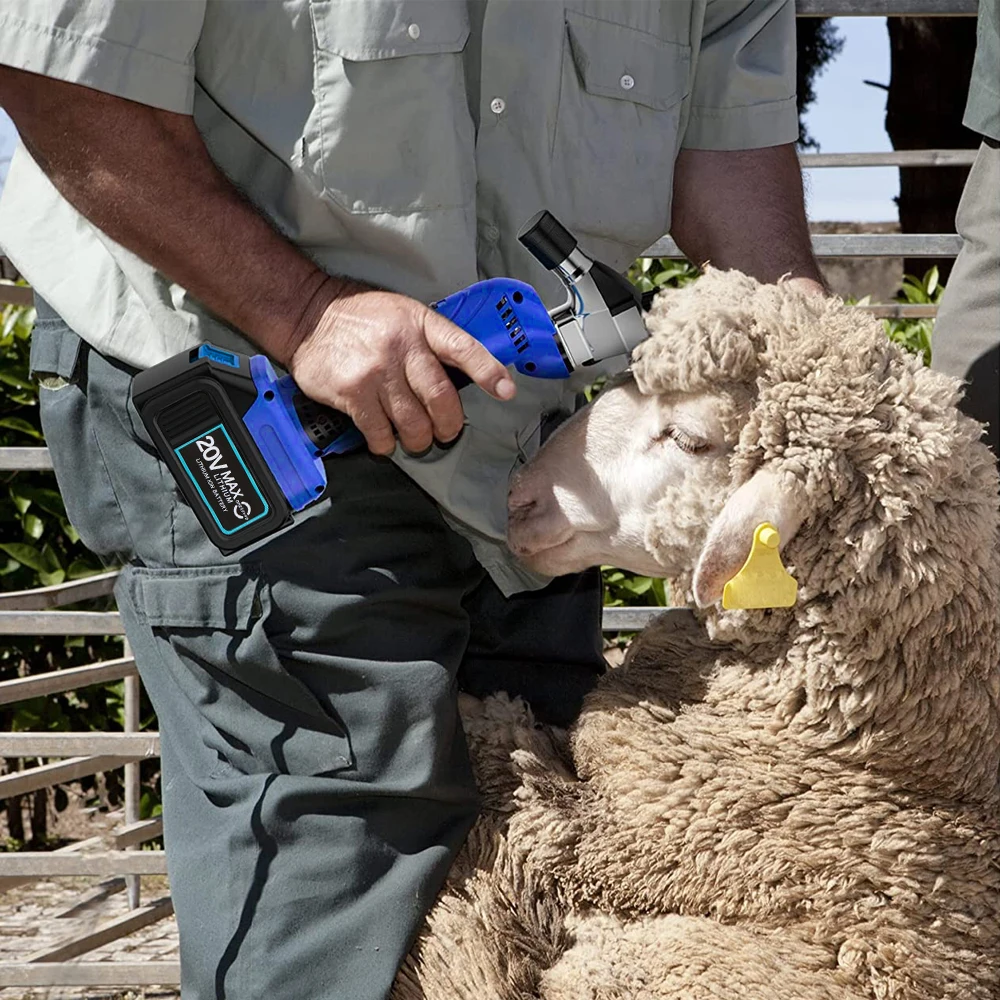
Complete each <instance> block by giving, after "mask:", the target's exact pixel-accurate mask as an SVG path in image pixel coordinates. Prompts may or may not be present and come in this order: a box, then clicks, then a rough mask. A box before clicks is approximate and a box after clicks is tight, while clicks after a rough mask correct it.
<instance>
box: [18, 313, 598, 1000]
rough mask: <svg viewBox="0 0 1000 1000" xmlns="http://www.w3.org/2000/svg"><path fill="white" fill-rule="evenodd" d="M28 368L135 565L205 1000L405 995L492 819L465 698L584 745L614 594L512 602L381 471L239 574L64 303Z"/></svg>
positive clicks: (78, 485) (62, 468) (94, 510)
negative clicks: (476, 772) (404, 986)
mask: <svg viewBox="0 0 1000 1000" xmlns="http://www.w3.org/2000/svg"><path fill="white" fill-rule="evenodd" d="M32 370H33V371H35V372H36V373H38V374H39V375H42V376H48V377H43V378H42V384H43V386H44V387H43V388H42V389H41V408H42V424H43V427H44V430H45V437H46V441H47V443H48V445H49V448H50V449H51V451H52V457H53V461H54V464H55V469H56V475H57V478H58V482H59V487H60V489H61V491H62V494H63V498H64V500H65V502H66V507H67V511H68V513H69V516H70V519H71V521H72V522H73V524H74V525H76V527H77V529H78V530H79V532H80V535H81V537H82V538H83V540H84V542H85V543H86V544H87V545H88V546H90V547H91V548H92V549H94V550H95V551H97V552H101V553H106V554H113V555H117V556H119V557H120V558H123V559H124V560H125V561H126V568H125V570H124V572H123V573H122V575H121V577H120V580H119V582H118V585H117V588H116V595H117V599H118V604H119V607H120V609H121V613H122V616H123V619H124V621H125V628H126V633H127V635H128V638H129V641H130V642H131V644H132V648H133V650H134V653H135V659H136V663H137V665H138V668H139V672H140V674H141V676H142V680H143V683H144V684H145V687H146V689H147V691H148V692H149V695H150V698H151V700H152V702H153V706H154V707H155V709H156V712H157V716H158V720H159V727H160V732H161V734H162V736H161V739H162V789H163V802H164V823H165V843H166V850H167V863H168V868H169V872H170V885H171V892H172V894H173V898H174V902H175V906H176V911H177V919H178V924H179V928H180V941H181V968H182V991H183V995H184V997H185V1000H207V998H220V997H229V998H232V1000H258V998H259V1000H316V998H321V997H322V998H329V1000H368V998H382V997H384V996H385V995H386V993H387V992H388V990H389V988H390V986H391V984H392V980H393V977H394V974H395V972H396V968H397V965H398V963H399V962H400V961H401V959H402V957H403V956H404V955H405V953H406V951H407V949H408V948H409V946H410V944H411V942H412V939H413V936H414V934H415V932H416V930H417V929H418V927H419V923H420V920H421V917H422V916H423V914H424V913H425V911H426V910H427V909H428V908H429V906H430V904H431V903H432V901H433V899H434V896H435V894H436V892H437V891H438V889H439V886H440V884H441V881H442V879H443V877H444V875H445V873H446V871H447V869H448V866H449V864H450V862H451V860H452V858H453V856H454V854H455V852H456V850H457V849H458V848H459V846H460V845H461V843H462V840H463V838H464V837H465V835H466V833H467V832H468V830H469V827H470V825H471V823H472V821H473V819H474V816H475V812H476V791H475V787H474V783H473V781H472V778H471V774H470V769H469V764H468V759H467V754H466V747H465V741H464V736H463V733H462V729H461V724H460V721H459V717H458V713H457V706H456V697H457V696H456V689H457V687H458V684H457V679H458V678H459V677H461V678H463V679H464V681H465V685H466V686H467V687H468V688H470V689H471V690H473V691H474V692H475V693H477V694H485V693H487V692H489V691H492V690H497V689H504V688H509V689H512V690H514V691H515V692H518V693H523V694H525V695H526V696H527V697H528V698H529V699H530V700H533V701H534V704H535V706H536V708H537V710H538V711H539V713H540V714H541V715H542V716H547V717H549V718H552V719H554V720H556V721H563V722H565V721H566V720H567V719H568V718H569V717H570V716H571V715H572V714H573V713H574V712H575V711H576V710H577V708H578V707H579V703H580V701H581V699H582V696H583V694H584V693H585V691H586V690H587V689H588V688H589V687H590V686H592V684H593V683H594V681H595V679H596V676H597V674H598V673H599V672H600V671H601V669H603V659H602V656H601V643H600V631H599V629H600V625H599V614H600V600H601V599H600V588H599V581H595V577H594V576H593V575H590V576H586V577H578V578H563V579H562V580H560V581H556V583H555V584H554V585H553V586H551V587H550V588H548V589H547V590H544V591H540V592H538V593H536V594H529V595H524V596H522V597H516V598H513V599H510V600H507V599H504V598H503V597H502V596H501V595H500V593H499V591H498V590H497V589H496V587H495V586H494V585H493V584H492V583H491V581H490V580H489V579H488V578H487V577H486V575H485V573H484V571H483V570H482V569H481V568H480V567H479V565H478V564H477V563H476V561H475V559H474V558H473V555H472V551H471V548H470V547H469V545H468V544H467V543H466V542H465V540H464V539H462V538H461V537H460V536H458V535H457V534H455V532H453V531H452V530H451V529H450V528H448V527H447V526H446V524H445V522H444V521H443V520H442V518H441V515H440V513H439V511H438V509H437V507H436V506H435V504H434V503H433V502H432V501H431V500H430V499H429V498H428V497H427V496H426V495H425V494H424V493H422V492H421V490H419V489H418V488H417V487H416V486H414V485H413V483H412V482H411V481H410V480H409V479H408V478H407V477H406V476H405V475H404V474H403V473H401V472H400V471H399V470H398V469H397V468H396V467H395V466H393V465H392V464H391V463H389V462H388V461H385V460H380V459H376V458H373V457H371V456H370V455H368V454H367V453H358V454H355V455H351V456H346V457H339V458H335V459H332V460H331V461H330V462H329V464H328V466H327V474H328V477H329V482H330V486H329V491H328V493H327V494H326V495H325V496H324V497H323V499H322V500H321V501H320V502H318V503H317V504H315V505H314V506H312V507H311V508H309V509H308V510H307V511H305V512H303V513H302V514H301V515H300V516H299V517H298V518H297V520H296V523H295V524H294V525H293V526H292V527H291V528H289V529H286V530H284V531H283V532H281V533H279V534H276V535H273V536H271V537H270V538H268V539H265V540H263V541H262V542H260V543H258V544H257V545H256V546H255V547H253V548H251V549H248V550H246V551H244V552H240V553H236V554H234V555H232V556H229V557H224V556H222V555H220V554H219V553H218V552H217V551H216V550H215V549H214V548H213V546H212V545H211V543H209V541H208V539H207V538H206V536H205V534H204V532H203V531H202V530H201V528H200V526H199V525H198V522H197V521H196V519H195V517H194V514H193V513H192V511H191V509H190V508H189V507H188V506H186V504H185V503H184V502H183V500H182V499H181V498H180V496H179V494H178V492H177V490H176V489H175V487H174V484H173V481H172V479H171V477H170V474H169V472H168V471H167V469H166V467H165V466H164V464H163V463H162V462H161V461H160V460H159V459H158V458H157V456H156V454H155V453H154V451H153V448H152V446H151V444H150V441H149V438H148V437H147V435H146V434H145V431H144V430H143V428H142V426H141V424H140V422H139V420H138V417H137V416H136V413H135V411H134V409H133V408H132V407H131V405H130V404H129V402H128V392H129V385H130V381H131V377H132V375H133V374H134V371H133V370H131V369H129V368H128V367H127V366H125V365H123V364H122V363H120V362H118V361H115V360H113V359H110V358H107V357H104V356H102V355H101V354H99V353H98V352H96V351H93V350H92V349H90V348H89V347H87V345H85V344H83V343H82V342H81V341H80V339H79V338H78V337H77V336H76V334H74V333H73V332H72V331H71V330H70V329H69V328H68V327H67V326H66V324H65V323H63V321H62V320H61V319H60V318H59V317H57V316H56V315H55V314H54V313H52V311H51V309H49V308H48V307H47V306H46V305H45V303H40V304H39V319H38V323H37V325H36V328H35V332H34V334H33V339H32Z"/></svg>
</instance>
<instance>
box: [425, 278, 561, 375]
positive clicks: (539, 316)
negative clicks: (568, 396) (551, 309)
mask: <svg viewBox="0 0 1000 1000" xmlns="http://www.w3.org/2000/svg"><path fill="white" fill-rule="evenodd" d="M433 308H434V309H436V310H437V311H438V312H439V313H440V314H441V315H442V316H445V317H447V318H448V319H450V320H451V321H452V323H454V324H455V325H456V326H460V327H461V328H462V329H463V330H465V331H467V332H468V333H471V334H472V336H473V337H475V338H476V340H478V341H479V342H480V343H481V344H482V345H483V347H485V348H486V350H488V351H489V352H490V354H492V355H493V357H495V358H496V359H497V360H498V361H499V362H500V363H501V364H504V365H513V366H514V367H515V368H516V369H517V370H518V371H519V372H520V373H521V374H522V375H531V376H532V377H533V378H566V376H567V375H569V374H570V371H571V369H570V367H569V365H568V364H567V363H566V359H565V358H564V357H563V354H562V351H561V349H560V346H559V338H558V336H557V333H556V327H555V324H554V323H553V322H552V319H551V317H550V316H549V314H548V311H547V310H546V308H545V306H544V305H543V304H542V300H541V299H540V298H539V297H538V293H537V292H536V291H535V290H534V288H532V287H531V285H528V284H525V283H524V282H523V281H516V280H515V279H513V278H490V279H488V280H487V281H479V282H476V284H474V285H470V286H469V287H468V288H463V289H462V291H460V292H455V294H454V295H449V296H448V297H447V298H444V299H441V301H440V302H435V303H434V305H433Z"/></svg>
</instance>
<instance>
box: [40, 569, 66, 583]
mask: <svg viewBox="0 0 1000 1000" xmlns="http://www.w3.org/2000/svg"><path fill="white" fill-rule="evenodd" d="M38 579H39V580H41V581H42V586H43V587H56V586H58V585H59V584H60V583H64V582H65V580H66V570H64V569H57V570H55V571H54V572H52V573H41V572H40V573H39V574H38Z"/></svg>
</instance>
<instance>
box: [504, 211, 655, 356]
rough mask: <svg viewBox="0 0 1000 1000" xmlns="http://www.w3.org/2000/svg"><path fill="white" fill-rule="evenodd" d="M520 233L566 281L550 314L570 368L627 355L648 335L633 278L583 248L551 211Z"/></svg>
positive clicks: (541, 260) (536, 255)
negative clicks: (562, 294)
mask: <svg viewBox="0 0 1000 1000" xmlns="http://www.w3.org/2000/svg"><path fill="white" fill-rule="evenodd" d="M517 238H518V239H519V240H520V242H521V244H522V245H523V246H524V247H525V248H526V249H527V250H528V252H529V253H530V254H531V255H532V256H533V257H534V258H535V260H537V261H538V262H539V263H540V264H541V265H542V266H543V267H544V268H546V269H547V270H549V271H551V272H552V273H553V274H555V275H556V276H557V277H558V278H559V280H560V281H562V283H563V284H564V285H565V286H566V290H567V292H568V298H567V300H566V302H564V303H563V304H562V305H561V306H559V307H558V308H556V309H553V310H550V313H549V314H550V316H551V317H552V322H553V323H554V324H555V327H556V331H557V334H558V336H559V340H560V345H561V347H562V351H563V354H564V356H565V358H566V361H567V363H568V364H569V366H570V367H571V369H572V370H574V371H575V370H577V369H578V368H583V367H586V366H588V365H593V364H596V363H597V362H598V361H604V360H605V359H607V358H615V357H620V356H622V355H625V356H628V355H630V354H631V353H632V351H633V349H634V348H635V347H636V346H638V345H639V344H640V343H642V341H644V340H645V339H646V337H647V336H648V334H647V332H646V326H645V324H644V323H643V320H642V310H641V308H640V305H639V295H638V292H637V291H636V289H635V288H634V287H633V286H632V284H631V282H629V280H628V279H627V278H626V277H625V276H624V275H622V274H619V273H618V272H617V271H613V270H612V269H611V268H610V267H608V266H607V265H606V264H602V263H601V262H600V261H595V260H594V259H593V258H592V257H590V256H589V255H588V254H586V253H585V252H584V251H583V250H581V249H580V247H579V245H578V244H577V241H576V238H575V237H574V236H573V235H572V233H570V232H569V231H568V230H567V229H566V228H565V227H564V226H562V225H561V224H560V223H559V222H558V221H557V220H556V219H555V218H554V217H553V216H552V214H551V213H550V212H546V211H542V212H539V213H538V214H537V215H534V216H532V218H530V219H529V220H528V221H527V222H526V223H525V224H524V226H522V227H521V231H520V232H519V233H518V234H517Z"/></svg>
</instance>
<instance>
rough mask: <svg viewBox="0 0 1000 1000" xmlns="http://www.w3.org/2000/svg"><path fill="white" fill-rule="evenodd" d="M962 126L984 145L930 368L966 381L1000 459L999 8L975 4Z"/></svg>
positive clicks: (961, 221) (968, 408) (971, 406)
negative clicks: (973, 48) (976, 16)
mask: <svg viewBox="0 0 1000 1000" xmlns="http://www.w3.org/2000/svg"><path fill="white" fill-rule="evenodd" d="M962 123H963V124H964V125H965V126H966V127H967V128H970V129H972V130H973V131H974V132H978V133H979V134H980V135H981V136H982V137H983V141H982V144H981V145H980V147H979V152H978V153H977V154H976V162H975V163H974V164H973V165H972V170H971V171H970V172H969V179H968V180H967V181H966V184H965V191H964V192H963V193H962V200H961V202H960V203H959V206H958V215H957V216H956V219H955V223H956V225H957V227H958V231H959V233H960V234H961V235H962V239H963V243H962V250H961V252H960V253H959V255H958V260H956V261H955V267H954V268H953V270H952V272H951V279H950V280H949V282H948V287H947V288H946V289H945V293H944V296H943V297H942V299H941V308H940V310H939V312H938V318H937V322H936V323H935V324H934V343H933V364H934V367H935V368H939V369H941V371H944V372H948V374H950V375H957V376H959V377H960V378H964V379H965V380H966V381H967V382H968V386H967V388H966V393H965V399H963V400H962V404H961V405H962V409H963V410H964V411H965V412H966V413H968V414H969V416H970V417H975V419H976V420H979V421H981V422H982V423H984V424H986V425H987V427H986V432H985V440H986V443H987V444H988V445H989V446H990V447H991V448H992V449H993V454H994V455H996V456H997V460H998V461H1000V3H998V0H980V3H979V22H978V24H977V26H976V59H975V62H974V63H973V66H972V81H971V84H970V86H969V100H968V104H967V105H966V108H965V117H964V118H963V119H962Z"/></svg>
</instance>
